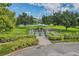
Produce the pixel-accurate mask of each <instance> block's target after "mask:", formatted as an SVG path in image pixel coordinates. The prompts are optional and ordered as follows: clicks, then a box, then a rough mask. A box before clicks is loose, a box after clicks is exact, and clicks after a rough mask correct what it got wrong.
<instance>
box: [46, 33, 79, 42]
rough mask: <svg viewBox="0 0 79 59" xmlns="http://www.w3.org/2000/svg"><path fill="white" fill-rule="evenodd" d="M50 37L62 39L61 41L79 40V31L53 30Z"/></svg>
mask: <svg viewBox="0 0 79 59" xmlns="http://www.w3.org/2000/svg"><path fill="white" fill-rule="evenodd" d="M47 36H48V39H50V40H52V41H55V40H60V41H67V40H70V41H74V40H75V41H77V40H78V41H79V33H78V32H77V33H58V32H51V33H49V34H48V35H47Z"/></svg>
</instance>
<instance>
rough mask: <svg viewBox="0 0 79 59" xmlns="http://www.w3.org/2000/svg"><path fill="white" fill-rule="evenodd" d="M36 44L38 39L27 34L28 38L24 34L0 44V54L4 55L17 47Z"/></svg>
mask: <svg viewBox="0 0 79 59" xmlns="http://www.w3.org/2000/svg"><path fill="white" fill-rule="evenodd" d="M36 44H38V40H37V39H36V38H35V36H31V37H29V36H28V38H27V37H26V36H24V37H18V38H17V40H15V41H12V42H6V43H2V44H0V55H5V54H8V53H10V52H12V51H15V50H17V49H21V48H24V47H27V46H32V45H36Z"/></svg>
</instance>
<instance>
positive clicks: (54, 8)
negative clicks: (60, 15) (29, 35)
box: [9, 3, 79, 18]
mask: <svg viewBox="0 0 79 59" xmlns="http://www.w3.org/2000/svg"><path fill="white" fill-rule="evenodd" d="M9 9H10V10H12V11H14V12H16V16H18V15H19V14H21V13H22V12H26V13H27V14H28V15H32V16H34V17H36V18H40V17H42V16H43V15H51V14H53V12H58V11H65V10H69V11H73V12H79V4H75V3H74V4H72V3H63V4H60V3H43V4H42V3H39V4H38V3H36V4H35V3H13V4H12V5H11V6H10V7H9Z"/></svg>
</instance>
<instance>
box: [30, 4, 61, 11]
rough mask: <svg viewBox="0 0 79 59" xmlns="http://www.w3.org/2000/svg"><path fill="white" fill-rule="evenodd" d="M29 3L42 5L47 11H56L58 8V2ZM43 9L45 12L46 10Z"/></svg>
mask: <svg viewBox="0 0 79 59" xmlns="http://www.w3.org/2000/svg"><path fill="white" fill-rule="evenodd" d="M30 5H35V6H39V7H41V6H43V7H44V8H45V9H46V11H47V12H49V13H51V12H53V11H54V12H58V11H59V10H60V8H59V7H60V4H59V3H30ZM46 11H45V12H46Z"/></svg>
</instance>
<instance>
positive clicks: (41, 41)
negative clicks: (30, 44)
mask: <svg viewBox="0 0 79 59" xmlns="http://www.w3.org/2000/svg"><path fill="white" fill-rule="evenodd" d="M36 38H37V39H38V40H39V43H38V45H49V44H52V43H51V42H50V41H49V40H48V39H47V38H46V36H45V35H44V32H41V35H40V36H39V33H38V32H36Z"/></svg>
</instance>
